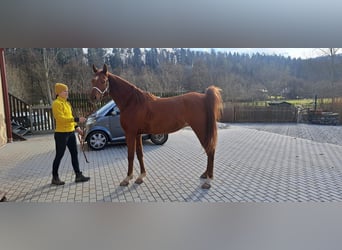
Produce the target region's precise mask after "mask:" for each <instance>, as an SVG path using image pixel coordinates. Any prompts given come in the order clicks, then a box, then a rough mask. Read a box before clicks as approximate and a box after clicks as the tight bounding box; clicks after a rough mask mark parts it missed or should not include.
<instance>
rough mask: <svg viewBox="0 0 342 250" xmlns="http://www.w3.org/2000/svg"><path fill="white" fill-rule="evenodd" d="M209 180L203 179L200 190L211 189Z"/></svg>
mask: <svg viewBox="0 0 342 250" xmlns="http://www.w3.org/2000/svg"><path fill="white" fill-rule="evenodd" d="M210 183H211V179H210V178H207V179H205V181H204V183H203V184H202V186H201V188H203V189H209V188H210V187H211V184H210Z"/></svg>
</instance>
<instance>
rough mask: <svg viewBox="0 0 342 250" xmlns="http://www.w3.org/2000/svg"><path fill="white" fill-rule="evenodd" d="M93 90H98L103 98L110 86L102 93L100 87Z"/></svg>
mask: <svg viewBox="0 0 342 250" xmlns="http://www.w3.org/2000/svg"><path fill="white" fill-rule="evenodd" d="M93 89H96V90H97V91H98V92H99V93H100V94H101V97H103V96H104V94H105V93H106V92H107V91H108V90H109V86H107V88H105V90H104V91H101V89H99V88H98V87H93Z"/></svg>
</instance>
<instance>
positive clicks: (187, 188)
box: [0, 124, 342, 202]
mask: <svg viewBox="0 0 342 250" xmlns="http://www.w3.org/2000/svg"><path fill="white" fill-rule="evenodd" d="M220 127H221V129H220V130H219V137H218V146H217V153H216V158H215V169H214V174H215V179H214V181H213V182H212V187H211V189H209V190H202V189H201V188H200V186H201V181H200V179H199V176H200V174H201V173H202V172H203V171H204V170H205V165H206V155H205V153H204V151H203V149H202V148H201V147H200V144H199V142H198V141H197V138H196V137H195V135H194V133H193V132H192V131H191V129H189V128H185V129H182V130H180V131H178V132H176V133H174V134H171V135H170V136H169V140H168V142H167V143H166V144H164V145H163V146H156V145H154V144H152V143H150V142H148V141H146V142H145V143H144V159H145V165H146V168H147V177H146V178H145V182H144V183H143V184H141V185H140V186H139V185H136V184H134V183H133V181H132V182H131V184H130V185H129V186H128V187H120V186H119V183H120V181H121V180H122V179H123V178H124V177H125V175H126V172H127V160H126V146H125V145H119V146H109V147H107V148H106V149H104V150H102V151H87V152H86V154H87V156H88V159H89V161H90V163H86V162H85V160H84V158H83V155H82V153H81V152H79V159H80V167H81V169H82V170H83V171H84V173H85V175H89V176H90V177H91V180H90V181H89V182H87V183H78V184H76V183H74V174H73V171H72V167H71V165H70V164H71V163H70V154H69V153H68V152H66V154H65V156H64V158H63V160H62V162H61V167H60V176H61V178H62V179H63V180H64V181H66V184H65V185H64V186H58V187H56V186H50V181H51V164H52V160H53V158H54V141H53V135H52V134H49V135H39V136H38V135H35V136H31V137H28V140H27V141H22V142H14V143H9V144H7V145H5V146H4V147H2V148H0V159H1V162H0V190H3V191H6V192H7V199H8V200H9V201H15V202H101V201H108V202H170V201H179V202H184V201H187V202H280V201H287V202H291V201H342V166H341V162H342V146H341V143H340V140H339V139H338V138H340V136H341V132H342V131H341V129H342V127H340V126H337V127H333V126H316V125H307V124H298V125H296V124H277V125H272V126H271V125H265V124H263V125H262V124H258V125H257V126H256V125H253V126H252V124H243V125H240V124H232V125H227V126H222V125H220ZM279 131H282V132H281V133H280V132H279ZM284 131H285V132H284ZM293 131H297V132H296V133H295V134H292V132H293ZM303 131H304V132H303ZM303 134H305V135H308V134H309V135H310V136H311V138H310V136H309V138H308V139H303V138H300V137H304V136H299V135H303ZM318 134H324V135H327V134H329V136H326V141H324V140H316V137H314V136H317V135H318ZM313 135H314V136H313ZM134 170H135V177H136V176H137V175H138V171H139V168H138V164H137V160H135V169H134Z"/></svg>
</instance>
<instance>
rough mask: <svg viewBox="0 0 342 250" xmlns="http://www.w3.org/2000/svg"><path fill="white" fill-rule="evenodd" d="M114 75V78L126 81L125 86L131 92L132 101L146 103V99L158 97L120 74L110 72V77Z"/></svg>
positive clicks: (150, 99)
mask: <svg viewBox="0 0 342 250" xmlns="http://www.w3.org/2000/svg"><path fill="white" fill-rule="evenodd" d="M110 76H111V77H112V78H113V80H114V81H115V80H118V81H121V82H124V85H125V88H126V89H127V92H130V93H131V97H130V101H135V102H136V103H137V104H141V103H144V102H145V101H152V100H155V99H157V97H156V96H155V95H153V94H151V93H149V92H147V91H143V90H141V89H140V88H138V87H137V86H135V85H134V84H132V83H130V82H129V81H127V80H125V79H123V78H121V77H120V76H117V75H114V74H111V73H109V77H110Z"/></svg>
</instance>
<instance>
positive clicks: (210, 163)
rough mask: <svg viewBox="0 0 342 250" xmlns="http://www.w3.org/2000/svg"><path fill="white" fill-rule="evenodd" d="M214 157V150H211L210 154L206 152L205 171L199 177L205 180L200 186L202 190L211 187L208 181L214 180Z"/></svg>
mask: <svg viewBox="0 0 342 250" xmlns="http://www.w3.org/2000/svg"><path fill="white" fill-rule="evenodd" d="M214 155H215V150H212V151H211V152H207V156H208V160H207V169H206V170H205V172H204V173H203V174H202V175H201V178H202V179H206V181H205V182H204V183H203V185H202V188H203V189H208V188H210V187H211V185H210V181H211V180H212V179H213V178H214Z"/></svg>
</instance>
